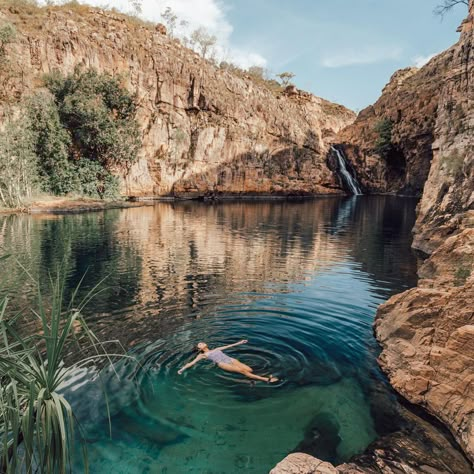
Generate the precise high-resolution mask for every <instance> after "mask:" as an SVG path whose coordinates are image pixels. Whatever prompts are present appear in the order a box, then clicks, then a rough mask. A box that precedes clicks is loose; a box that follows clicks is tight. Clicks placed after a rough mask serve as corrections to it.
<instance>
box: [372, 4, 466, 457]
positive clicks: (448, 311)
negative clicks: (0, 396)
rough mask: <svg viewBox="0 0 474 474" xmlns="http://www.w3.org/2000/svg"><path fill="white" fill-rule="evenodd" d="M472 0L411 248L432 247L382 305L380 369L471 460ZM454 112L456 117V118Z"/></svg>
mask: <svg viewBox="0 0 474 474" xmlns="http://www.w3.org/2000/svg"><path fill="white" fill-rule="evenodd" d="M473 25H474V1H473V0H471V1H470V7H469V17H468V18H467V20H466V21H464V23H463V24H462V25H461V39H460V41H459V43H458V44H457V45H455V47H454V48H452V49H451V50H450V51H451V55H452V61H451V67H450V71H449V74H448V75H447V76H446V77H445V80H444V82H443V84H442V86H441V87H440V100H439V107H438V109H439V111H438V115H437V121H436V129H435V135H436V137H437V140H436V141H435V143H434V144H433V162H432V166H431V169H430V173H429V177H428V180H427V182H426V185H425V188H424V192H423V197H422V199H421V202H420V204H419V207H418V217H417V222H416V225H415V238H414V247H415V248H417V249H420V250H422V251H424V252H425V253H428V254H431V256H430V257H429V259H428V260H427V261H425V263H424V264H423V265H422V266H421V268H420V270H419V276H420V281H419V284H418V287H417V288H414V289H412V290H409V291H407V292H405V293H402V294H401V295H396V296H394V297H392V298H391V299H390V300H389V301H388V302H387V303H386V304H384V305H383V306H381V307H380V309H379V311H378V314H377V318H376V324H375V332H376V335H377V338H378V340H379V341H380V342H381V344H382V348H383V352H382V354H381V356H380V362H381V365H382V368H383V369H384V370H385V371H386V372H387V374H388V375H389V379H390V382H391V384H392V385H393V386H394V387H395V389H396V390H398V391H399V392H400V393H401V394H402V395H403V396H404V397H406V398H407V399H408V400H410V401H412V402H414V403H417V404H420V405H422V406H423V407H425V408H426V409H427V410H428V411H429V412H431V413H432V414H434V415H435V416H436V417H437V418H439V419H440V420H441V421H443V422H444V423H445V424H446V425H447V426H448V427H449V428H450V430H451V431H452V433H453V434H454V436H455V438H456V439H457V441H458V442H459V444H460V445H461V446H462V448H463V449H464V450H465V452H466V454H467V455H468V456H469V458H470V459H471V461H473V462H474V167H473V164H474V138H473V133H474V104H473V98H474V38H473V36H474V28H473ZM455 119H456V120H457V119H459V120H460V122H459V123H458V122H456V121H455Z"/></svg>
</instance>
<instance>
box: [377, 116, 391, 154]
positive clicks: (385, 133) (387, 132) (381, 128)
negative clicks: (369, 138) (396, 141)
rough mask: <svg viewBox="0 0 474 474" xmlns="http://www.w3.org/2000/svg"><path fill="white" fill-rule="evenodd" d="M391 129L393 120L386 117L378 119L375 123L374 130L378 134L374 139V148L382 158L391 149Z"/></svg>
mask: <svg viewBox="0 0 474 474" xmlns="http://www.w3.org/2000/svg"><path fill="white" fill-rule="evenodd" d="M392 130H393V122H392V120H390V119H388V118H384V119H382V120H380V121H379V122H377V124H376V125H375V131H376V132H377V134H378V138H377V140H376V141H375V147H374V150H375V152H376V153H378V154H379V155H380V156H382V157H384V158H387V157H388V156H389V154H390V152H391V151H392V150H393V143H392Z"/></svg>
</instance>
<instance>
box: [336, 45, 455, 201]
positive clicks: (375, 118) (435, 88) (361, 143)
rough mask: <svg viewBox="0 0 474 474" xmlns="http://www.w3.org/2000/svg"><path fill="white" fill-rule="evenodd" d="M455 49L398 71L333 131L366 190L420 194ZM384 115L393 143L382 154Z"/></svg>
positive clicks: (431, 153)
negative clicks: (347, 122)
mask: <svg viewBox="0 0 474 474" xmlns="http://www.w3.org/2000/svg"><path fill="white" fill-rule="evenodd" d="M455 49H456V48H455V47H453V48H451V49H449V50H447V51H445V52H444V53H442V54H440V55H438V56H436V57H435V58H433V59H432V60H431V61H430V62H429V63H428V64H427V65H425V66H424V67H423V68H421V69H417V68H414V67H409V68H406V69H402V70H399V71H397V72H396V73H395V74H393V76H392V77H391V79H390V82H389V83H388V84H387V85H386V86H385V88H384V89H383V92H382V95H381V97H380V99H379V100H378V101H377V102H376V103H375V104H374V105H371V106H369V107H367V108H366V109H364V110H362V111H361V112H360V113H359V115H358V117H357V120H356V121H355V122H354V124H352V125H349V126H348V127H347V128H345V129H344V130H343V131H341V133H339V134H338V136H337V137H336V141H337V143H338V144H340V145H342V146H343V147H344V150H345V153H346V155H347V157H348V158H349V160H350V162H351V163H352V165H353V167H354V168H355V169H356V171H357V176H358V178H359V180H360V182H361V184H362V185H363V187H364V188H365V190H366V191H367V192H375V193H380V192H381V193H387V192H389V193H399V194H408V195H415V196H419V195H421V193H422V191H423V187H424V184H425V181H426V179H427V176H428V173H429V170H430V165H431V160H432V157H433V151H432V143H433V141H434V139H435V127H436V121H437V116H438V108H439V101H440V87H439V85H440V83H442V82H443V81H444V77H445V76H446V75H447V74H448V73H451V71H450V67H451V63H452V60H453V56H454V54H455ZM453 119H454V120H456V121H457V120H458V119H457V118H454V117H453ZM383 121H391V123H392V125H393V128H392V137H391V143H392V147H391V148H392V149H391V150H390V151H388V153H387V154H386V155H384V156H381V155H380V154H379V153H377V152H376V151H375V150H376V143H377V140H378V139H379V133H378V132H377V130H376V129H377V126H378V125H379V124H381V123H382V122H383ZM456 123H457V122H456Z"/></svg>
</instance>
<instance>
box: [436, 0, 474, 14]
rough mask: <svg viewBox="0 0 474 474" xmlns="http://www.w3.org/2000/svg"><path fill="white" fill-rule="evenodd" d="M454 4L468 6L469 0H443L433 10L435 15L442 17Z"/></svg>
mask: <svg viewBox="0 0 474 474" xmlns="http://www.w3.org/2000/svg"><path fill="white" fill-rule="evenodd" d="M456 5H466V6H467V7H468V6H469V0H443V2H442V3H440V4H439V5H438V6H437V7H436V8H435V10H434V12H435V14H436V15H439V16H441V17H443V16H444V15H445V14H446V13H448V12H449V11H450V10H451V9H452V8H453V7H455V6H456Z"/></svg>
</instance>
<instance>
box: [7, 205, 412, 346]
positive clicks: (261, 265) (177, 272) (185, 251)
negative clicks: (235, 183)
mask: <svg viewBox="0 0 474 474" xmlns="http://www.w3.org/2000/svg"><path fill="white" fill-rule="evenodd" d="M388 201H389V199H388V198H379V197H374V198H367V199H362V200H357V201H356V202H355V204H354V201H351V200H350V199H342V198H324V199H318V200H311V201H271V202H269V201H266V202H261V201H260V202H232V203H231V202H227V203H225V202H223V203H218V204H212V203H196V202H192V203H190V202H182V203H177V204H173V203H160V204H157V205H155V206H152V207H142V208H135V209H124V210H114V211H107V212H99V213H89V214H81V215H69V216H46V217H41V216H35V217H30V216H11V217H9V218H6V219H4V220H3V221H2V223H1V224H2V227H1V228H2V229H3V233H2V235H3V246H4V247H6V248H7V249H8V248H10V249H13V250H14V251H15V253H16V254H18V255H21V254H23V255H24V258H25V259H26V256H28V261H29V262H31V266H32V267H33V271H34V272H36V274H38V275H41V276H42V278H43V279H44V278H45V276H46V274H47V272H48V270H50V269H52V268H54V267H55V266H56V265H58V264H59V263H60V262H61V260H62V258H63V256H64V259H65V261H66V262H67V263H68V265H69V268H70V271H69V276H68V278H69V282H68V284H69V285H70V286H74V285H75V284H76V283H77V282H78V281H79V279H80V278H81V277H82V275H83V273H84V272H85V271H86V270H88V276H87V278H86V282H85V288H84V292H85V291H86V289H89V288H91V287H93V286H94V285H96V284H97V283H98V282H99V281H100V280H101V279H102V278H104V277H106V276H108V278H107V280H106V285H107V286H108V287H109V289H108V290H106V291H105V292H104V293H102V294H101V296H100V298H99V299H98V300H96V301H94V302H93V304H92V306H91V307H90V309H89V310H88V312H89V314H91V317H92V318H94V319H97V321H98V323H99V326H100V328H101V330H103V331H104V332H106V333H107V335H106V336H107V337H106V338H107V339H110V337H111V333H112V334H113V337H118V338H120V339H122V340H123V342H124V343H126V344H127V343H128V342H131V341H132V340H141V339H143V337H144V334H150V333H152V332H153V333H155V334H159V333H162V332H163V331H164V332H166V331H167V330H168V329H167V325H168V324H181V322H182V319H181V318H182V317H183V316H186V315H189V316H193V317H200V316H202V315H205V314H209V313H212V312H213V311H214V310H215V309H216V308H217V307H218V306H222V305H226V304H229V303H231V300H232V297H233V295H235V294H241V293H242V292H247V293H250V294H251V293H269V292H284V291H288V288H289V285H291V284H293V283H297V282H300V281H304V280H305V279H306V278H312V277H314V274H315V272H316V273H317V272H319V271H324V270H327V269H330V268H331V267H332V266H334V265H335V264H337V263H344V262H346V261H349V260H355V261H356V262H359V263H360V264H361V265H362V266H361V268H362V269H364V270H366V271H367V272H369V273H370V274H373V275H375V276H376V277H379V276H380V275H382V274H384V272H387V273H388V269H391V268H393V271H394V272H396V273H398V274H402V275H406V278H407V280H410V278H411V271H412V265H411V264H409V263H406V262H409V261H410V256H409V255H406V254H400V255H396V256H395V257H396V258H395V257H394V258H393V259H392V258H385V256H384V258H382V259H381V258H380V257H381V255H383V253H384V252H386V251H390V249H391V248H392V247H393V248H394V249H398V248H403V247H404V246H403V238H404V233H403V232H401V233H400V234H395V235H394V236H392V237H390V238H388V237H387V235H383V234H381V232H382V231H381V230H380V226H387V219H388V218H390V219H392V221H394V220H396V219H403V218H404V217H403V216H404V215H405V214H406V210H404V209H397V208H395V207H391V206H389V205H388V204H387V203H388ZM396 223H398V220H397V221H396V222H394V225H395V224H396ZM26 230H27V232H26ZM19 233H21V234H22V235H23V236H27V238H23V239H22V240H19V239H18V238H17V237H18V235H19ZM382 238H383V239H385V240H386V243H385V244H384V243H383V242H382V243H381V242H380V241H379V239H382ZM400 243H401V244H400ZM398 244H400V245H399V246H397V245H398ZM372 247H373V248H372ZM8 265H9V266H10V270H12V268H11V263H8ZM9 274H10V275H11V280H12V281H13V280H14V277H13V276H12V275H13V274H14V272H13V270H12V271H10V272H9ZM12 284H13V285H14V283H12ZM391 286H392V287H393V284H391ZM30 294H32V292H31V291H30ZM249 297H250V296H249ZM92 315H93V316H92ZM111 320H114V321H115V320H116V321H117V324H115V325H111V324H109V322H110V321H111ZM108 321H109V322H108ZM119 321H120V322H119ZM145 321H146V324H144V323H145ZM173 321H176V322H175V323H173ZM130 325H131V326H135V327H134V328H133V330H132V329H131V326H130Z"/></svg>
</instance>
